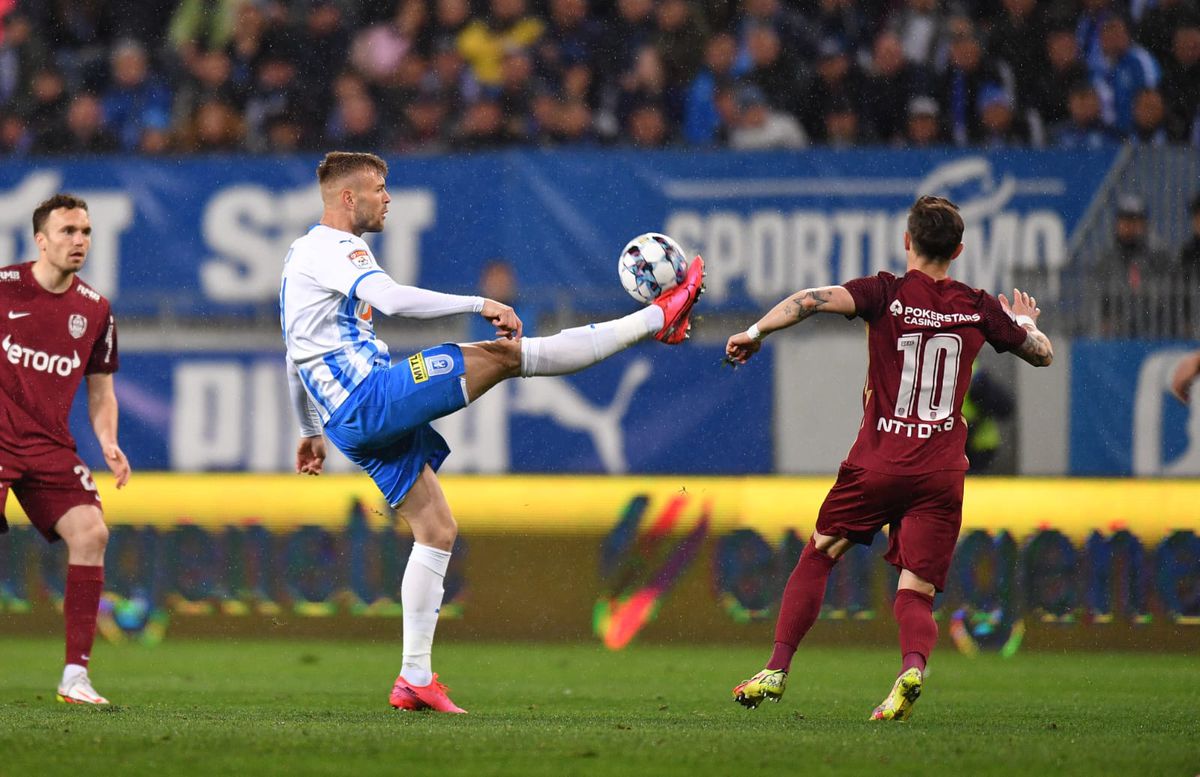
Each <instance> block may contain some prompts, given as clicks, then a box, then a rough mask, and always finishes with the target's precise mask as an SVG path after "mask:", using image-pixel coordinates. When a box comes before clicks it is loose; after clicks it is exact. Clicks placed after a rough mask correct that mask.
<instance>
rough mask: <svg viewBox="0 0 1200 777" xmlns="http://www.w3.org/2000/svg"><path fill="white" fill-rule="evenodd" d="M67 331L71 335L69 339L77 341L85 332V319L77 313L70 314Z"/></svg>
mask: <svg viewBox="0 0 1200 777" xmlns="http://www.w3.org/2000/svg"><path fill="white" fill-rule="evenodd" d="M67 331H68V332H70V333H71V337H74V338H75V339H76V340H78V339H79V338H81V337H83V333H84V332H86V331H87V319H86V318H84V317H83V316H81V315H79V314H78V313H72V314H71V317H70V318H68V319H67Z"/></svg>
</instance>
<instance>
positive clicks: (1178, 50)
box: [1162, 24, 1200, 145]
mask: <svg viewBox="0 0 1200 777" xmlns="http://www.w3.org/2000/svg"><path fill="white" fill-rule="evenodd" d="M1164 70H1165V72H1164V74H1163V81H1162V92H1163V97H1164V98H1165V100H1166V103H1167V112H1168V120H1167V121H1168V128H1169V132H1170V135H1171V138H1172V139H1173V140H1176V141H1182V142H1191V143H1192V144H1193V145H1200V138H1197V137H1196V134H1200V24H1193V25H1189V26H1187V27H1180V28H1179V29H1178V30H1176V31H1175V44H1174V47H1173V48H1172V52H1171V58H1170V59H1168V60H1167V62H1166V67H1165V68H1164Z"/></svg>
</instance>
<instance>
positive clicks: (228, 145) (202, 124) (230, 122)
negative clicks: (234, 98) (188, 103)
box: [181, 99, 244, 154]
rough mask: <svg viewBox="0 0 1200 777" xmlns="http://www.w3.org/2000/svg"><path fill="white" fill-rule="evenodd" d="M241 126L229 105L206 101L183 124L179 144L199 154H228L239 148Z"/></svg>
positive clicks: (186, 149) (219, 101) (237, 116)
mask: <svg viewBox="0 0 1200 777" xmlns="http://www.w3.org/2000/svg"><path fill="white" fill-rule="evenodd" d="M243 135H244V128H243V126H242V121H241V117H240V116H239V114H238V112H237V111H236V110H235V109H234V107H233V106H232V105H230V104H229V103H226V102H222V101H221V100H217V99H212V100H206V101H205V102H203V103H201V104H200V105H199V106H197V108H196V111H195V113H194V114H192V116H191V118H190V119H189V121H188V122H187V124H185V125H184V128H183V136H182V140H181V147H182V149H183V150H184V151H187V152H190V153H198V154H229V153H233V152H235V151H238V150H240V149H241V147H242V139H243Z"/></svg>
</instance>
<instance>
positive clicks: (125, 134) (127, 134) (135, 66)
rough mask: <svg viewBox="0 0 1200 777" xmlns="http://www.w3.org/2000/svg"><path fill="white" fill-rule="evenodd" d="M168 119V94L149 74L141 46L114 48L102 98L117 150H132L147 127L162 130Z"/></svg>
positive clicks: (128, 42) (125, 43) (131, 42)
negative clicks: (106, 86)
mask: <svg viewBox="0 0 1200 777" xmlns="http://www.w3.org/2000/svg"><path fill="white" fill-rule="evenodd" d="M170 116H171V91H170V90H169V89H168V88H167V86H166V84H165V83H164V82H163V81H162V79H160V78H159V77H158V76H157V75H155V74H154V73H152V72H151V71H150V63H149V60H148V58H147V56H146V51H145V49H143V48H142V44H140V43H138V42H137V41H134V40H126V41H123V42H121V43H119V44H117V46H116V47H115V48H114V49H113V52H112V77H111V83H110V86H109V89H108V91H107V92H106V93H105V95H104V119H105V124H106V126H107V127H108V128H109V129H110V130H111V131H112V133H113V134H114V135H115V136H116V138H117V142H118V144H119V145H120V147H121V148H122V149H123V150H125V151H132V150H134V149H136V148H137V147H138V145H139V144H140V143H141V140H142V130H143V129H145V127H146V126H147V125H153V126H165V125H167V124H168V123H169V122H170Z"/></svg>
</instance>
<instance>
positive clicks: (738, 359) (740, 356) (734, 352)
mask: <svg viewBox="0 0 1200 777" xmlns="http://www.w3.org/2000/svg"><path fill="white" fill-rule="evenodd" d="M760 348H762V341H761V340H755V339H754V338H752V337H751V336H750V334H749V333H748V332H738V333H737V334H736V335H734V336H733V337H731V338H729V342H727V343H725V358H726V359H727V360H729V361H730V362H733V363H734V364H745V363H746V360H747V359H749V358H750V357H751V356H753V355H754V354H756V353H758V350H759V349H760Z"/></svg>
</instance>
